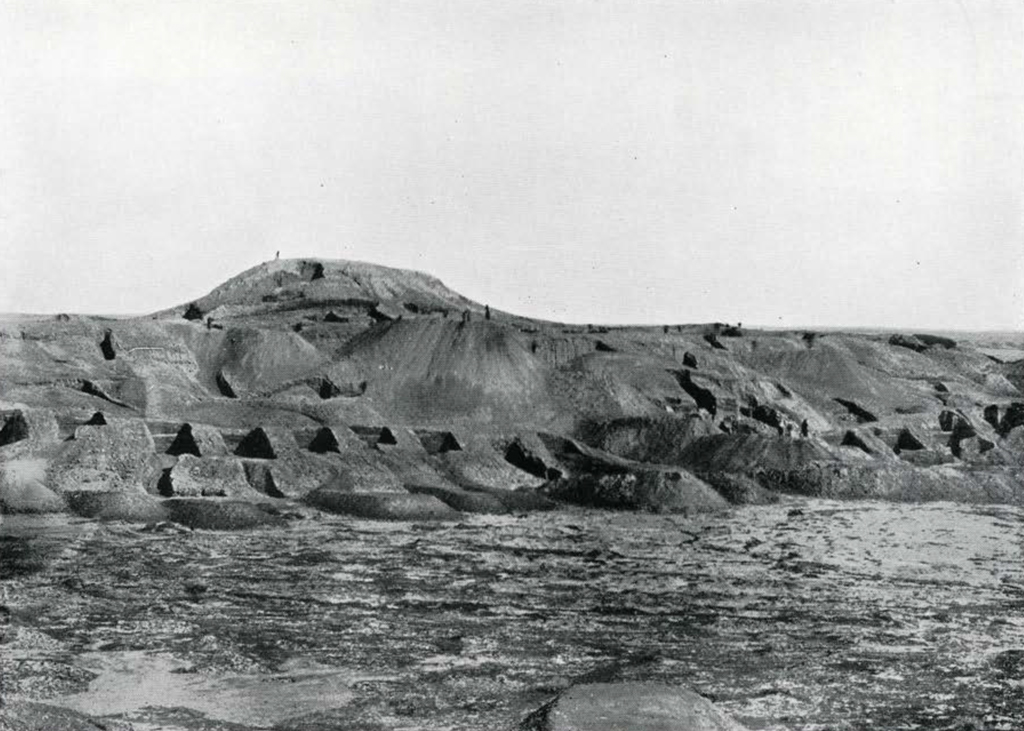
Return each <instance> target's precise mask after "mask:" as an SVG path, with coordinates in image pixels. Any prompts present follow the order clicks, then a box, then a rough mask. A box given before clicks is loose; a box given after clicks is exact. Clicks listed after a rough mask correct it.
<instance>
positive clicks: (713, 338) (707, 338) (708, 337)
mask: <svg viewBox="0 0 1024 731" xmlns="http://www.w3.org/2000/svg"><path fill="white" fill-rule="evenodd" d="M704 342H706V343H707V344H708V345H710V346H711V347H712V348H714V349H715V350H726V347H725V346H724V345H722V343H721V341H720V340H719V339H718V336H717V335H715V334H714V333H706V334H705V335H704Z"/></svg>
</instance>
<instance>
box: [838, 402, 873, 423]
mask: <svg viewBox="0 0 1024 731" xmlns="http://www.w3.org/2000/svg"><path fill="white" fill-rule="evenodd" d="M835 402H836V403H837V404H840V405H841V406H843V407H844V408H845V409H846V410H847V411H848V412H850V414H852V415H853V416H855V417H856V418H857V421H858V422H859V423H861V424H866V423H868V422H872V421H878V417H877V416H875V415H874V414H872V413H871V412H870V411H868V410H867V409H865V408H863V407H861V406H860V405H858V404H857V403H855V402H853V401H850V400H849V399H844V398H837V399H835Z"/></svg>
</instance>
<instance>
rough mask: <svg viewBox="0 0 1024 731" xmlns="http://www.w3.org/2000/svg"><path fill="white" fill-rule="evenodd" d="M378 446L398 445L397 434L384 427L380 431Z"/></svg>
mask: <svg viewBox="0 0 1024 731" xmlns="http://www.w3.org/2000/svg"><path fill="white" fill-rule="evenodd" d="M377 444H384V445H387V446H394V445H396V444H398V439H397V438H395V433H394V432H393V431H391V429H389V428H388V427H384V428H383V429H381V430H380V436H379V437H378V438H377Z"/></svg>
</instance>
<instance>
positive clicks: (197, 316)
mask: <svg viewBox="0 0 1024 731" xmlns="http://www.w3.org/2000/svg"><path fill="white" fill-rule="evenodd" d="M204 314H206V313H204V312H203V311H202V310H201V309H200V308H199V305H197V304H196V303H195V302H189V305H188V307H186V308H185V314H184V315H182V317H184V318H185V319H186V320H202V319H203V315H204Z"/></svg>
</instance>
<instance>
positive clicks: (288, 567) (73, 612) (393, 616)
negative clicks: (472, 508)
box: [0, 500, 1024, 731]
mask: <svg viewBox="0 0 1024 731" xmlns="http://www.w3.org/2000/svg"><path fill="white" fill-rule="evenodd" d="M1022 519H1024V510H1022V509H1020V508H1015V507H999V506H995V507H993V506H964V505H953V504H949V503H935V504H928V505H899V504H888V503H872V502H864V503H845V502H834V501H825V500H808V501H803V500H801V501H795V500H787V501H786V502H784V503H782V504H778V505H772V506H751V507H747V508H740V509H737V510H734V511H732V512H729V513H725V514H721V515H703V516H698V517H691V518H687V517H682V516H658V515H647V514H634V513H608V512H598V511H587V510H582V509H580V510H574V511H561V512H555V513H543V514H530V515H526V516H523V517H512V516H474V517H472V518H467V519H466V520H465V521H463V522H459V523H448V524H409V523H393V524H389V523H374V522H368V521H359V520H351V519H345V518H334V517H325V516H317V517H312V515H311V514H307V517H305V518H303V519H298V518H296V519H295V520H293V521H292V522H291V524H290V525H289V526H288V527H286V528H272V529H265V530H256V531H250V532H237V533H213V532H203V531H195V532H188V531H179V530H178V529H169V530H167V531H146V530H143V529H142V528H141V527H140V526H129V525H125V524H100V523H95V522H89V521H80V520H77V519H72V518H68V517H66V516H47V517H41V516H35V517H33V516H8V517H6V518H5V522H4V524H3V525H2V527H0V587H2V589H0V590H2V592H3V601H4V603H5V604H6V606H7V607H8V608H9V610H10V612H11V614H10V617H9V618H8V619H7V627H6V632H5V637H4V644H3V645H2V646H0V649H2V653H0V658H2V669H3V684H4V687H3V692H4V693H5V694H6V695H7V696H21V697H27V698H33V699H48V700H49V702H53V703H58V704H63V705H67V706H70V707H73V708H76V709H78V710H82V711H85V712H87V713H90V714H93V715H96V716H107V717H116V718H119V719H121V720H128V721H130V722H131V723H132V724H133V725H134V726H135V728H137V729H148V730H155V729H168V730H170V729H235V730H237V729H245V728H263V727H276V728H279V729H292V730H294V731H299V730H300V729H302V730H304V731H309V730H311V729H328V728H330V729H356V728H359V729H374V728H380V729H466V730H469V729H474V730H475V729H498V728H507V727H509V726H510V725H512V724H514V723H515V721H516V720H517V719H518V718H520V717H521V716H522V715H523V714H524V713H525V712H526V711H527V710H529V709H531V708H534V707H536V706H537V705H539V704H540V703H541V702H543V701H544V700H545V699H547V698H548V697H550V695H551V694H552V693H553V692H554V691H556V690H558V689H560V688H563V687H565V686H566V685H567V684H569V683H570V682H573V681H576V680H580V679H587V680H598V681H599V680H607V679H613V678H620V679H627V678H628V679H633V678H644V679H671V680H677V681H682V682H685V683H687V684H689V685H690V686H691V687H693V688H695V689H696V690H697V691H698V692H700V693H702V694H704V695H706V696H708V697H710V698H712V699H713V700H715V701H716V702H717V703H718V704H720V706H721V707H722V708H723V709H724V710H726V711H728V712H729V713H731V714H733V716H734V717H735V718H736V719H737V720H739V721H740V722H742V723H744V724H746V725H747V726H748V727H750V728H751V729H775V730H780V731H781V730H782V729H786V730H791V731H796V730H798V729H799V730H802V731H810V730H811V729H815V730H822V731H823V730H825V729H836V730H841V731H860V730H863V731H867V730H868V729H872V730H874V729H908V730H909V729H933V730H938V729H949V730H954V729H956V730H958V731H961V730H966V729H1005V730H1007V731H1009V730H1010V729H1019V728H1021V727H1024V562H1022V560H1021V558H1022V548H1024V544H1022V536H1024V523H1022ZM128 689H130V691H129V690H128Z"/></svg>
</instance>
